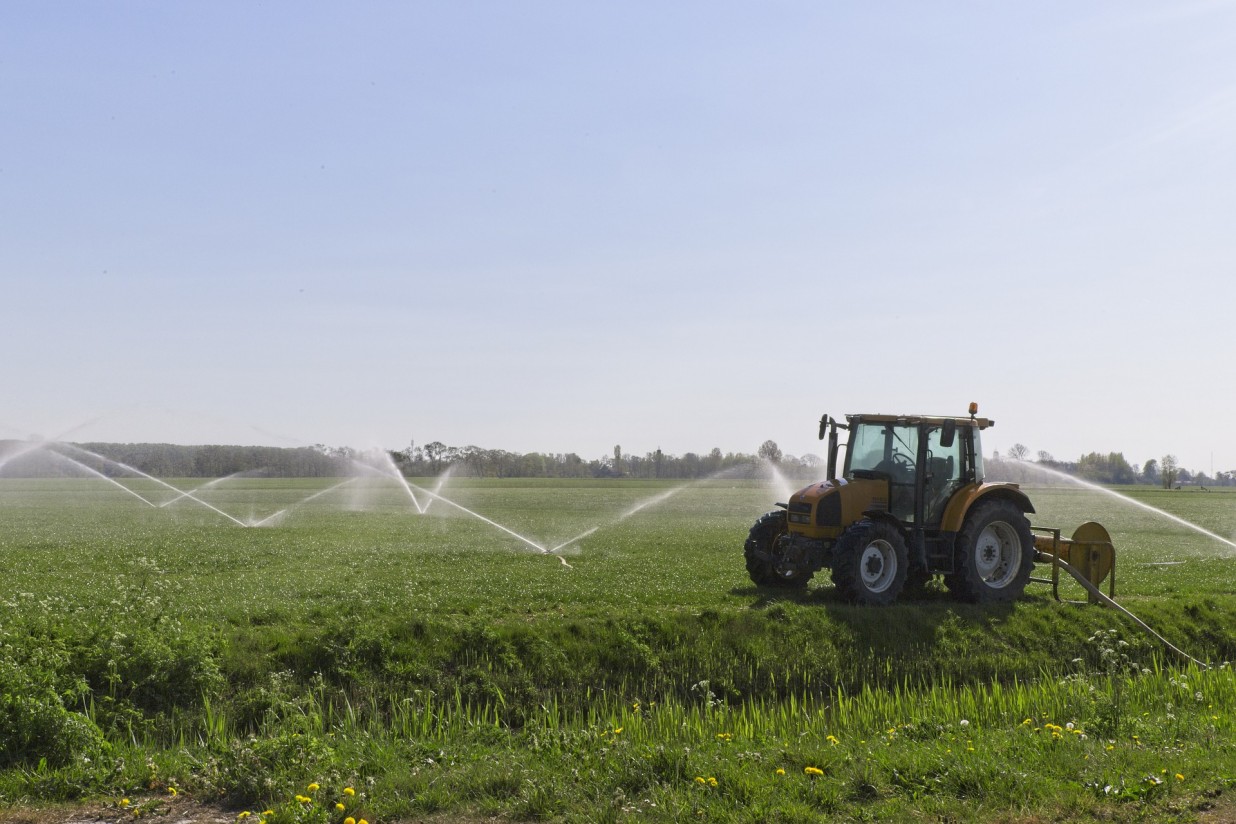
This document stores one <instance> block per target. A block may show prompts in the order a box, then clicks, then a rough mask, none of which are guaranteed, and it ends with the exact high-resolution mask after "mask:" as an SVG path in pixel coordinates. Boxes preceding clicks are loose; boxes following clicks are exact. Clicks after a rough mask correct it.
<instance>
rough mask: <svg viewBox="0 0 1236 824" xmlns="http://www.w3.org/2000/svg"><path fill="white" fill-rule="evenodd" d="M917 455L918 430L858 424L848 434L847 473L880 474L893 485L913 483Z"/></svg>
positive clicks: (886, 424)
mask: <svg viewBox="0 0 1236 824" xmlns="http://www.w3.org/2000/svg"><path fill="white" fill-rule="evenodd" d="M917 453H918V428H917V427H915V426H898V425H896V424H889V423H861V424H859V425H858V426H857V427H856V428H855V430H854V432H852V433H851V435H850V444H849V448H848V449H847V452H846V457H847V459H848V462H849V466H848V467H847V468H846V472H847V474H850V473H853V472H854V470H856V469H866V470H872V471H875V472H883V473H885V474H886V475H888V476H889V478H890V479H891V480H892V481H893V482H895V483H912V482H913V480H914V464H915V462H916V460H917Z"/></svg>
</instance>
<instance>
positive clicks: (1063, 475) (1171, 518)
mask: <svg viewBox="0 0 1236 824" xmlns="http://www.w3.org/2000/svg"><path fill="white" fill-rule="evenodd" d="M1033 466H1034V468H1035V469H1039V470H1042V471H1043V472H1046V473H1048V474H1050V475H1056V476H1058V477H1060V478H1064V479H1065V480H1066V481H1072V482H1073V483H1075V484H1078V485H1079V486H1083V487H1085V488H1086V489H1093V490H1095V491H1097V492H1103V493H1105V494H1107V495H1111V496H1112V497H1113V498H1119V499H1120V500H1122V501H1124V502H1125V503H1127V504H1133V505H1134V506H1139V507H1141V508H1142V509H1144V510H1146V511H1147V512H1153V513H1154V514H1156V515H1159V516H1162V517H1164V518H1167V519H1168V520H1169V521H1175V522H1176V523H1178V524H1180V525H1181V526H1187V527H1188V528H1189V529H1192V530H1194V531H1195V532H1200V533H1201V534H1203V535H1205V536H1207V537H1209V538H1214V539H1215V540H1216V541H1219V542H1220V543H1223V544H1227V545H1228V546H1230V547H1232V548H1233V549H1236V542H1233V541H1229V540H1228V539H1227V538H1224V537H1223V536H1222V535H1216V534H1215V533H1213V532H1211V531H1210V530H1209V529H1206V528H1205V527H1201V526H1198V525H1197V524H1195V523H1193V522H1192V521H1186V520H1185V519H1184V518H1181V517H1179V516H1178V515H1173V514H1172V513H1170V512H1164V511H1163V510H1162V509H1159V508H1158V507H1156V506H1151V505H1150V504H1147V503H1143V502H1141V501H1139V500H1137V499H1136V498H1130V497H1129V496H1128V495H1121V494H1120V493H1119V492H1116V491H1115V490H1112V489H1108V488H1107V487H1105V486H1099V485H1098V484H1092V483H1090V482H1089V481H1083V480H1082V479H1081V478H1077V477H1074V476H1073V475H1070V474H1068V473H1067V472H1061V471H1059V470H1057V469H1051V468H1050V467H1046V466H1039V465H1037V464H1034V465H1033Z"/></svg>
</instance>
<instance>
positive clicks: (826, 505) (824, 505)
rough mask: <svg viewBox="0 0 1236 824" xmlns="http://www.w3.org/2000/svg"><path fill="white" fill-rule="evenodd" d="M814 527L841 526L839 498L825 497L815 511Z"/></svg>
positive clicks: (836, 496)
mask: <svg viewBox="0 0 1236 824" xmlns="http://www.w3.org/2000/svg"><path fill="white" fill-rule="evenodd" d="M815 525H816V526H841V496H840V495H837V494H836V493H834V494H832V495H825V496H824V497H823V498H821V499H820V504H819V506H817V507H816V509H815Z"/></svg>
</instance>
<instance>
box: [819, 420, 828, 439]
mask: <svg viewBox="0 0 1236 824" xmlns="http://www.w3.org/2000/svg"><path fill="white" fill-rule="evenodd" d="M827 434H828V416H827V415H825V416H824V417H822V418H820V440H824V436H825V435H827Z"/></svg>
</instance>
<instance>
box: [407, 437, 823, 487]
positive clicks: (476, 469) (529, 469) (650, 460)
mask: <svg viewBox="0 0 1236 824" xmlns="http://www.w3.org/2000/svg"><path fill="white" fill-rule="evenodd" d="M391 457H392V459H393V460H394V461H395V464H396V465H397V466H399V468H400V469H401V471H403V473H404V474H405V475H409V476H420V477H424V476H432V475H438V474H441V473H442V472H444V471H445V470H446V468H447V467H453V470H452V471H453V472H454V473H455V474H456V475H469V476H473V477H478V478H675V479H691V478H705V477H708V476H709V475H715V474H718V473H722V472H724V473H726V474H727V475H731V476H734V477H741V476H742V475H743V474H747V475H760V474H767V470H766V469H765V468H764V467H766V466H768V465H769V464H771V465H774V466H776V467H777V470H778V471H779V472H781V473H782V474H783V475H786V476H787V477H794V478H802V477H814V476H815V474H817V473H818V472H820V471H821V468H822V463H821V461H820V459H819V458H818V457H816V456H815V455H810V454H808V455H804V456H802V457H801V458H799V457H795V456H793V455H784V454H782V452H781V450H780V449H779V448H778V447H777V444H776V443H775V442H773V441H765V442H764V443H763V444H762V445H761V446H760V448H759V449H758V450H757V452H756V454H754V455H752V454H747V453H743V452H722V451H721V450H720V448H714V449H712V450H711V451H709V452H707V453H704V454H698V453H695V452H686V453H684V454H682V455H671V454H669V453H667V452H663V451H662V450H660V449H656V450H654V451H652V452H646V453H644V454H643V455H636V454H632V453H627V452H623V450H622V446H621V445H618V446H615V447H614V449H613V452H612V454H609V455H602V456H600V457H597V458H591V459H585V458H582V457H580V456H579V455H578V454H576V453H574V452H566V453H561V452H554V453H549V452H526V453H519V452H507V451H506V450H503V449H485V448H483V447H479V446H463V447H455V446H447V445H446V444H444V443H442V442H441V441H430V442H429V443H426V444H424V445H423V446H422V445H418V444H416V443H411V444H409V445H408V447H407V448H406V449H403V450H401V451H398V452H392V453H391Z"/></svg>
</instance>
